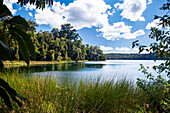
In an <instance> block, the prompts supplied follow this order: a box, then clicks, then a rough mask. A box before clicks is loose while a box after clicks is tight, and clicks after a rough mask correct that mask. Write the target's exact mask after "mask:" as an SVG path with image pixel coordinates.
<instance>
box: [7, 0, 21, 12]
mask: <svg viewBox="0 0 170 113" xmlns="http://www.w3.org/2000/svg"><path fill="white" fill-rule="evenodd" d="M16 2H18V0H4V4H5V5H6V6H7V7H8V8H9V10H10V11H11V12H12V14H15V13H16V12H17V10H15V9H13V4H14V3H16Z"/></svg>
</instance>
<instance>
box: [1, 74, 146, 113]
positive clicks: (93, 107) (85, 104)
mask: <svg viewBox="0 0 170 113" xmlns="http://www.w3.org/2000/svg"><path fill="white" fill-rule="evenodd" d="M0 77H1V78H2V79H4V80H5V81H7V82H8V83H9V85H10V86H11V87H12V88H14V89H15V90H16V91H17V92H18V94H20V95H22V96H24V97H26V99H27V100H26V101H24V102H23V106H22V107H21V108H20V107H18V106H17V104H15V103H13V110H12V111H9V109H8V108H6V106H5V104H4V102H3V100H2V99H1V98H0V110H1V111H3V112H31V113H33V112H42V113H43V112H49V113H57V112H67V113H68V112H116V113H117V112H133V111H138V109H137V107H136V105H138V106H139V105H140V106H142V107H145V104H146V103H147V96H146V95H145V93H144V92H142V91H141V90H139V89H138V88H137V87H135V86H134V83H133V82H132V81H129V80H127V79H126V78H123V79H122V80H118V81H115V80H114V79H112V80H109V81H104V80H101V79H100V78H98V79H97V80H95V81H91V82H89V81H88V80H77V82H70V81H68V80H67V79H64V81H62V83H59V82H57V78H55V77H52V76H48V77H45V76H26V75H25V74H20V73H18V72H12V73H11V72H7V73H0ZM1 111H0V112H1Z"/></svg>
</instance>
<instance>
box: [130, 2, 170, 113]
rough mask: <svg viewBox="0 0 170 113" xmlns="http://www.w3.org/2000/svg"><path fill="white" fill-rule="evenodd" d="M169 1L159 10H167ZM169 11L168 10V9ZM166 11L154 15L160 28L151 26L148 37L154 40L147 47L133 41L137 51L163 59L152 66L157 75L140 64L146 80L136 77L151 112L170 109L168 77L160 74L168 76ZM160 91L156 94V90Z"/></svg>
mask: <svg viewBox="0 0 170 113" xmlns="http://www.w3.org/2000/svg"><path fill="white" fill-rule="evenodd" d="M169 8H170V1H169V0H167V3H166V4H164V5H163V7H162V8H160V9H161V10H169ZM168 13H169V11H168ZM168 13H167V14H166V15H164V16H155V19H160V24H159V25H161V26H162V29H158V28H151V33H150V35H149V38H151V39H154V40H155V42H154V43H151V44H150V46H149V47H147V46H145V45H141V44H140V43H139V42H138V41H135V42H133V46H132V47H135V46H139V52H142V51H144V50H146V51H147V52H149V53H150V55H151V54H153V53H154V54H155V55H156V56H155V61H156V60H157V59H158V58H161V59H162V60H164V62H163V63H161V64H160V65H158V66H153V69H154V70H155V71H157V73H158V76H157V77H156V78H154V76H153V75H152V74H151V73H149V72H147V69H146V68H145V67H144V66H143V65H141V71H142V73H144V74H145V75H146V78H147V80H142V79H138V82H137V85H138V86H139V87H140V88H141V89H143V90H144V91H145V92H147V94H148V95H149V96H150V101H149V102H150V104H151V107H152V112H168V111H170V91H169V89H170V87H169V86H170V85H169V84H170V79H169V80H165V79H164V78H162V76H161V74H162V73H163V72H164V73H165V74H166V75H167V77H168V78H170V31H169V27H170V17H169V15H168ZM160 91H161V92H162V94H161V95H158V94H157V92H160Z"/></svg>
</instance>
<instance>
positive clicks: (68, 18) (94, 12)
mask: <svg viewBox="0 0 170 113" xmlns="http://www.w3.org/2000/svg"><path fill="white" fill-rule="evenodd" d="M27 9H30V8H29V7H28V8H27ZM108 9H111V6H110V5H107V4H106V3H105V2H104V0H75V1H74V2H73V3H70V4H69V5H68V6H66V5H65V4H61V3H60V2H55V1H54V3H53V6H51V7H46V8H45V9H44V10H43V11H42V10H41V9H36V14H35V19H36V22H37V23H38V24H49V25H50V26H52V27H60V25H61V24H64V23H71V25H73V26H74V28H76V29H81V28H84V27H88V28H91V27H92V26H95V27H98V26H103V25H105V24H108V13H107V10H108ZM112 13H114V11H112V12H109V14H112Z"/></svg>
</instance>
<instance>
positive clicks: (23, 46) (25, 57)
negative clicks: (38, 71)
mask: <svg viewBox="0 0 170 113" xmlns="http://www.w3.org/2000/svg"><path fill="white" fill-rule="evenodd" d="M10 34H11V36H12V37H13V38H14V39H16V40H17V41H18V44H19V50H20V53H21V56H22V58H23V60H24V61H25V62H26V63H27V64H28V65H29V52H28V49H27V46H26V43H25V41H24V40H23V38H22V37H21V36H20V35H19V34H17V33H16V32H15V31H13V30H11V33H10Z"/></svg>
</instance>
